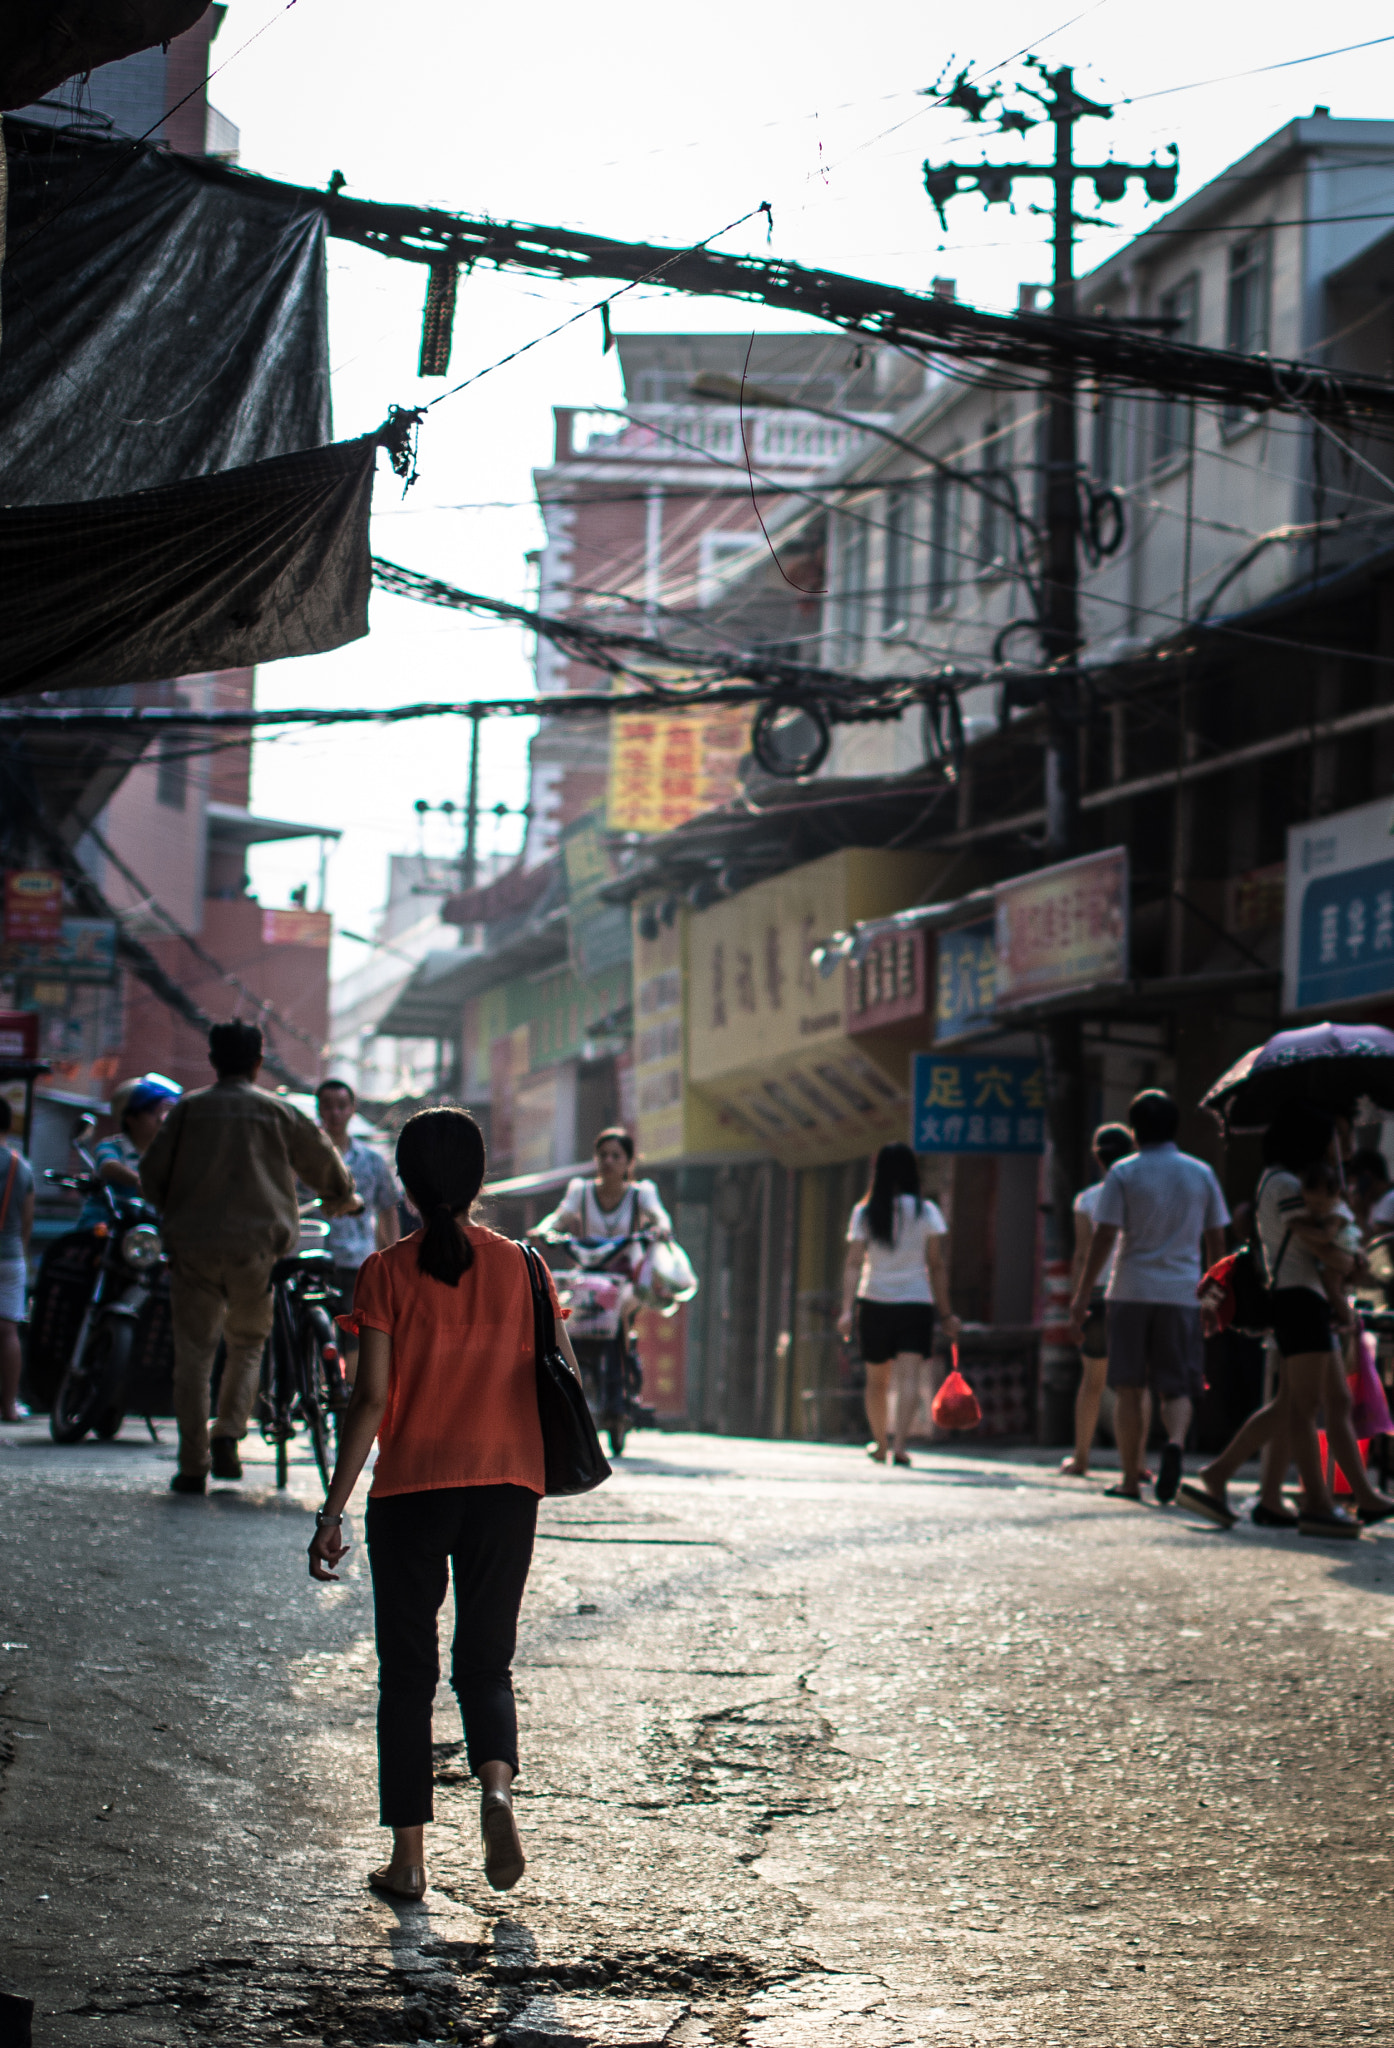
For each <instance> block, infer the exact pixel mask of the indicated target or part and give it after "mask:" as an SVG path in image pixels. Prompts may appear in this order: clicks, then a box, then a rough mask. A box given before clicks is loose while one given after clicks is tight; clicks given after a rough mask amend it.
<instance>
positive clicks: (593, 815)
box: [561, 810, 630, 981]
mask: <svg viewBox="0 0 1394 2048" xmlns="http://www.w3.org/2000/svg"><path fill="white" fill-rule="evenodd" d="M561 857H562V866H563V868H564V870H565V873H566V897H567V911H568V918H569V922H570V926H571V966H572V970H573V972H574V973H575V974H576V976H577V978H578V980H581V981H590V980H592V979H593V978H594V977H595V976H596V975H597V974H603V973H604V972H605V970H606V969H607V968H610V967H619V966H624V965H627V964H628V962H629V958H630V915H629V912H628V910H626V909H624V908H622V907H621V906H620V905H619V904H618V903H607V902H606V901H605V898H604V896H603V895H602V894H601V891H602V890H603V889H606V888H608V887H609V885H610V883H611V882H612V881H613V880H614V874H615V871H614V866H613V863H612V862H611V859H610V850H609V847H608V846H607V845H606V842H605V827H604V824H603V822H602V820H601V816H600V812H599V811H598V810H594V811H586V812H585V813H584V814H583V815H582V816H581V817H579V818H576V819H575V820H573V822H572V823H571V824H570V825H568V826H567V827H566V829H565V830H564V831H563V833H562V844H561Z"/></svg>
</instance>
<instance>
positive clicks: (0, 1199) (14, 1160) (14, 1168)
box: [0, 1147, 19, 1230]
mask: <svg viewBox="0 0 1394 2048" xmlns="http://www.w3.org/2000/svg"><path fill="white" fill-rule="evenodd" d="M6 1149H7V1150H8V1151H9V1152H10V1170H9V1172H8V1173H7V1174H6V1175H5V1192H4V1194H3V1196H0V1230H3V1229H4V1228H5V1218H6V1217H7V1216H8V1215H9V1213H10V1196H11V1194H12V1193H13V1191H14V1184H15V1175H16V1174H17V1173H18V1172H19V1154H18V1152H15V1151H13V1150H11V1149H10V1148H9V1147H7V1148H6Z"/></svg>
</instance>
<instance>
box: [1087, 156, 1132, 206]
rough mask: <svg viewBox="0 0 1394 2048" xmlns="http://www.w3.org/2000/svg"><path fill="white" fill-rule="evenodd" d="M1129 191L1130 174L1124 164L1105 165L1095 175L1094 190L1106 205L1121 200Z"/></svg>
mask: <svg viewBox="0 0 1394 2048" xmlns="http://www.w3.org/2000/svg"><path fill="white" fill-rule="evenodd" d="M1127 189H1128V173H1127V172H1126V171H1125V170H1124V168H1123V166H1122V164H1104V165H1103V166H1102V167H1101V168H1100V169H1099V170H1097V171H1095V173H1094V190H1095V191H1096V192H1097V193H1098V195H1099V198H1100V199H1101V200H1103V201H1104V202H1105V204H1109V203H1111V202H1112V201H1113V200H1115V199H1121V198H1122V197H1123V194H1124V193H1125V192H1126V191H1127Z"/></svg>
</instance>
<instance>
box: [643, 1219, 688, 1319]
mask: <svg viewBox="0 0 1394 2048" xmlns="http://www.w3.org/2000/svg"><path fill="white" fill-rule="evenodd" d="M634 1292H635V1294H636V1295H637V1296H638V1297H639V1300H640V1301H641V1302H642V1303H643V1305H644V1307H645V1308H654V1309H657V1310H658V1313H659V1314H660V1315H662V1316H675V1315H676V1314H677V1312H678V1310H679V1308H680V1307H681V1306H682V1304H683V1303H684V1302H685V1301H691V1299H692V1297H693V1295H694V1294H695V1293H696V1292H697V1275H696V1273H695V1272H694V1271H693V1270H692V1261H691V1259H689V1257H688V1256H687V1253H686V1252H685V1251H684V1250H683V1248H682V1246H681V1245H680V1244H678V1243H677V1242H676V1241H675V1240H674V1239H673V1238H671V1237H668V1238H660V1239H659V1241H658V1242H657V1243H656V1244H651V1245H650V1246H649V1248H648V1251H647V1252H646V1253H645V1254H644V1262H643V1264H642V1265H641V1266H640V1268H639V1274H638V1278H637V1279H636V1280H635V1282H634Z"/></svg>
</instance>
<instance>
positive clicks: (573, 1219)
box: [528, 1129, 673, 1239]
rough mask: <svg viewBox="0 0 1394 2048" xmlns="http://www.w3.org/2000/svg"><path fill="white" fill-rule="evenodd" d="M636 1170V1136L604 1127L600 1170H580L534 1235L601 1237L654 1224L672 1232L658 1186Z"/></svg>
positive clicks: (659, 1231) (662, 1232)
mask: <svg viewBox="0 0 1394 2048" xmlns="http://www.w3.org/2000/svg"><path fill="white" fill-rule="evenodd" d="M633 1171H634V1140H633V1139H632V1138H631V1137H630V1135H629V1133H628V1131H622V1130H619V1129H615V1130H610V1131H602V1132H601V1133H600V1136H599V1137H598V1138H597V1139H596V1141H595V1173H594V1175H593V1176H592V1175H589V1174H583V1173H578V1174H577V1176H576V1178H575V1180H572V1181H568V1182H567V1187H566V1193H565V1194H564V1195H563V1196H562V1198H561V1201H560V1203H559V1204H558V1206H557V1207H556V1208H555V1209H554V1210H553V1211H552V1213H551V1215H550V1216H544V1217H543V1219H542V1221H541V1222H540V1223H538V1224H535V1225H534V1226H533V1228H532V1230H531V1231H530V1232H529V1233H528V1234H529V1236H531V1237H542V1236H544V1235H545V1234H546V1233H547V1232H549V1231H551V1232H554V1233H556V1234H558V1235H566V1236H570V1237H584V1238H591V1239H598V1238H606V1237H632V1236H633V1235H634V1233H635V1232H636V1231H639V1230H648V1231H651V1232H652V1233H653V1235H654V1236H655V1237H671V1236H672V1235H673V1224H672V1220H671V1218H670V1217H669V1214H668V1211H667V1210H666V1209H665V1208H664V1206H663V1204H662V1202H661V1201H660V1200H659V1197H658V1189H657V1188H656V1187H655V1186H654V1184H653V1182H652V1181H651V1180H631V1178H630V1175H631V1174H632V1173H633Z"/></svg>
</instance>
